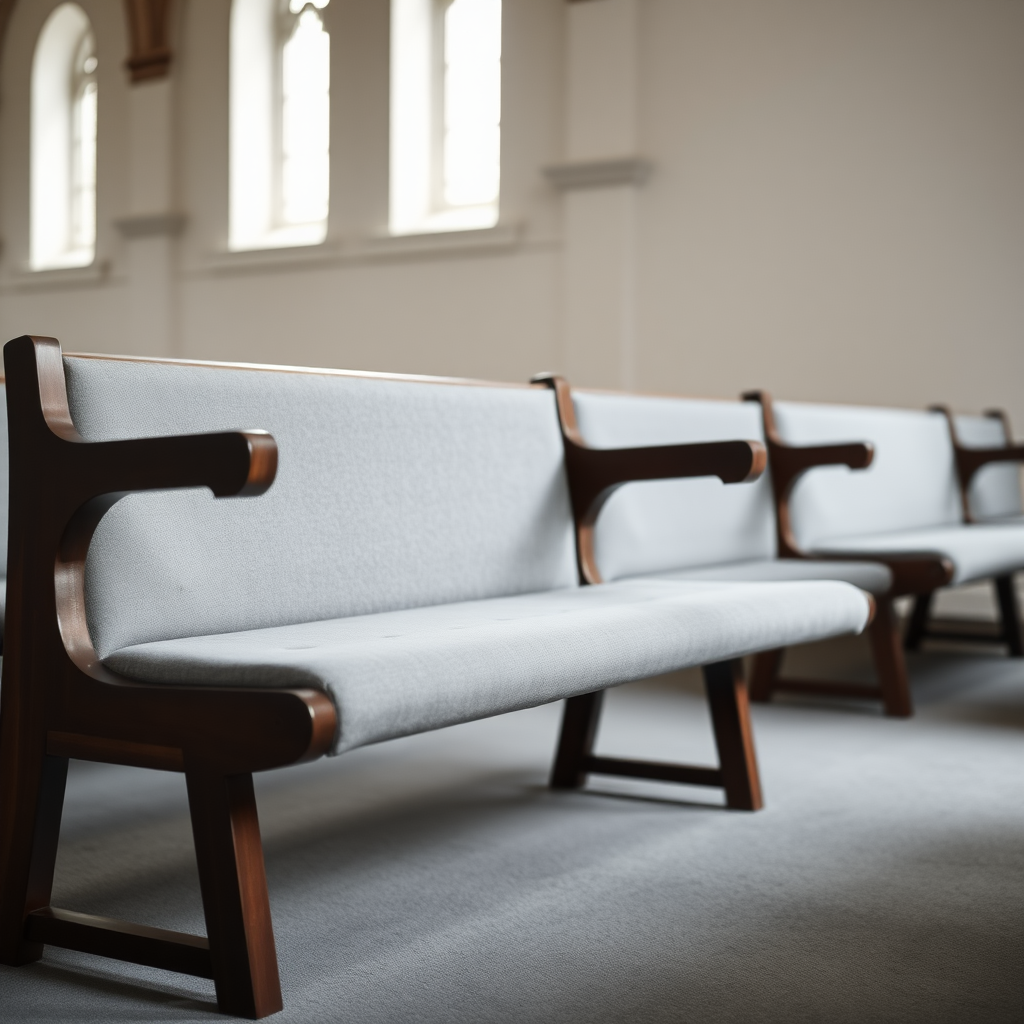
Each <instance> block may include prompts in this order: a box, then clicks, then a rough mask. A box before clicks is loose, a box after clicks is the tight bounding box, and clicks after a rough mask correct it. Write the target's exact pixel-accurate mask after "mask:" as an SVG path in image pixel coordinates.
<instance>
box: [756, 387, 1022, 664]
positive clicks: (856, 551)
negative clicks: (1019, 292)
mask: <svg viewBox="0 0 1024 1024" xmlns="http://www.w3.org/2000/svg"><path fill="white" fill-rule="evenodd" d="M748 397H750V398H752V399H755V400H757V401H759V402H760V404H761V408H762V412H763V415H764V422H765V442H766V444H767V445H768V453H769V469H770V472H771V475H772V482H773V488H774V492H775V500H776V508H777V516H778V523H779V545H780V550H781V551H782V553H784V554H785V555H786V556H787V557H792V558H806V557H813V558H836V559H863V558H869V559H872V560H875V561H879V562H884V563H885V564H886V565H887V566H888V567H889V569H890V570H891V571H892V573H893V576H894V585H893V590H892V594H893V596H896V595H914V596H915V597H917V598H919V599H920V598H923V597H925V596H927V595H930V594H932V593H933V592H934V591H936V590H937V589H939V588H941V587H944V586H947V585H953V586H957V585H960V584H963V583H972V582H975V581H979V580H986V579H993V580H997V581H998V580H999V579H1002V578H1007V577H1009V576H1011V575H1012V574H1013V573H1014V572H1016V571H1018V570H1019V569H1021V568H1024V524H1016V525H1014V524H1008V525H1007V524H994V523H969V524H968V523H965V522H964V519H963V498H962V492H961V484H960V479H959V477H958V474H957V461H956V455H955V452H954V448H953V444H952V441H951V439H950V433H949V428H948V426H947V422H946V417H945V416H944V415H943V414H941V413H939V412H936V411H917V410H910V409H885V408H869V407H859V406H846V405H813V404H809V403H801V402H775V403H773V402H772V401H771V399H770V397H769V396H768V395H767V394H765V393H752V394H751V395H750V396H748ZM851 438H857V439H860V441H861V442H863V443H867V444H870V445H871V446H872V447H873V448H874V452H875V457H874V459H873V461H872V463H871V465H870V467H869V468H866V469H864V470H863V471H862V472H857V473H850V472H849V471H848V470H846V469H844V468H842V467H827V466H826V467H822V468H818V469H815V471H814V472H813V473H807V472H804V471H803V470H802V469H801V467H800V465H799V450H800V446H814V445H831V444H836V443H840V442H843V441H849V440H850V439H851ZM787 459H788V460H791V461H790V462H789V463H787ZM922 608H923V609H924V617H926V615H927V603H926V602H925V603H923V602H922V601H921V600H919V601H918V603H917V607H916V609H915V614H914V616H913V617H912V619H911V622H910V625H909V627H908V632H907V641H908V643H909V646H911V647H913V646H914V645H915V644H916V642H917V640H918V638H919V635H920V631H921V629H922V627H923V624H924V623H923V617H922ZM896 642H897V638H896V634H895V632H894V633H893V643H894V644H895V643H896ZM770 658H771V655H767V654H766V655H761V656H759V658H758V661H759V668H760V669H762V670H763V671H764V672H765V673H770V670H771V665H770V663H769V662H770Z"/></svg>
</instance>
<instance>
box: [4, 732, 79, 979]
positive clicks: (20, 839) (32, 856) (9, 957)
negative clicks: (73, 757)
mask: <svg viewBox="0 0 1024 1024" xmlns="http://www.w3.org/2000/svg"><path fill="white" fill-rule="evenodd" d="M6 753H9V751H5V754H6ZM4 768H5V776H6V778H5V779H4V783H3V790H4V792H3V800H2V802H0V843H2V847H0V962H3V963H5V964H10V965H12V966H18V965H19V964H27V963H31V962H32V961H33V960H38V959H39V958H40V957H41V956H42V955H43V944H42V943H41V942H30V941H28V940H27V939H26V938H25V922H26V918H27V916H28V914H30V913H31V912H32V911H33V910H40V909H42V908H44V907H48V906H49V904H50V892H51V890H52V888H53V869H54V865H55V864H56V861H57V844H58V842H59V839H60V818H61V812H62V810H63V808H64V787H65V784H66V782H67V777H68V759H67V758H66V757H50V756H48V755H45V754H41V753H40V754H37V755H36V756H34V757H31V758H29V757H22V758H21V759H20V761H19V763H17V764H16V765H12V764H11V763H10V762H9V761H8V758H7V757H5V758H4Z"/></svg>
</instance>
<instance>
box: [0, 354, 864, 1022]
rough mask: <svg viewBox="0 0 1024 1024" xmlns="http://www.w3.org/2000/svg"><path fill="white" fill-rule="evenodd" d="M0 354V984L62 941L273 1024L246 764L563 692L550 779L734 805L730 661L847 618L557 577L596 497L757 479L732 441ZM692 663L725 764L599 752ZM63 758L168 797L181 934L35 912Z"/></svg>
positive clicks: (354, 383) (434, 401) (537, 400)
mask: <svg viewBox="0 0 1024 1024" xmlns="http://www.w3.org/2000/svg"><path fill="white" fill-rule="evenodd" d="M4 359H5V366H6V372H7V398H8V406H9V425H10V494H11V501H10V543H9V556H8V587H9V590H10V596H11V600H10V603H9V608H8V616H7V621H6V625H5V636H6V651H5V656H4V659H3V687H2V713H0V786H2V795H0V879H2V889H0V960H2V961H3V962H4V963H7V964H20V963H26V962H29V961H33V960H36V959H38V958H39V957H40V956H41V955H42V952H43V948H44V946H45V945H47V944H50V945H56V946H63V947H67V948H71V949H77V950H83V951H86V952H90V953H97V954H100V955H103V956H108V957H113V958H117V959H122V960H127V961H132V962H136V963H142V964H148V965H151V966H157V967H161V968H167V969H170V970H175V971H183V972H186V973H191V974H195V975H200V976H204V977H211V978H213V980H214V983H215V986H216V992H217V1000H218V1004H219V1007H220V1009H221V1010H222V1011H224V1012H227V1013H233V1014H237V1015H240V1016H248V1017H261V1016H265V1015H267V1014H270V1013H273V1012H275V1011H276V1010H278V1009H280V1008H281V1005H282V1001H281V991H280V983H279V978H278V969H277V959H276V953H275V949H274V936H273V929H272V926H271V920H270V909H269V902H268V898H267V888H266V878H265V874H264V864H263V853H262V847H261V842H260V834H259V825H258V821H257V813H256V804H255V799H254V795H253V785H252V773H253V772H254V771H263V770H267V769H271V768H276V767H280V766H284V765H289V764H294V763H296V762H300V761H305V760H310V759H313V758H317V757H320V756H321V755H324V754H328V753H333V754H338V753H342V752H344V751H346V750H350V749H352V748H354V747H358V746H360V745H363V744H368V743H375V742H380V741H383V740H386V739H389V738H392V737H397V736H402V735H408V734H412V733H416V732H420V731H424V730H428V729H436V728H441V727H443V726H447V725H452V724H455V723H458V722H465V721H469V720H472V719H477V718H482V717H486V716H490V715H495V714H500V713H503V712H508V711H513V710H516V709H520V708H526V707H531V706H535V705H539V704H543V703H546V702H550V701H554V700H558V699H563V698H568V699H569V702H568V704H567V705H566V713H565V717H564V723H563V729H562V734H561V738H560V741H559V749H558V753H557V755H556V763H555V769H554V777H553V782H554V784H555V785H556V786H570V787H571V786H579V785H581V784H582V783H583V781H584V779H585V778H586V776H587V775H588V774H590V773H607V774H620V775H630V776H638V777H645V778H653V779H662V780H668V781H674V782H686V783H697V784H701V785H708V786H716V787H720V788H723V789H724V790H725V792H726V798H727V802H728V805H729V806H731V807H736V808H747V809H755V808H756V807H758V806H759V805H760V790H759V782H758V776H757V766H756V760H755V757H754V750H753V741H752V735H751V731H750V724H749V720H748V717H747V705H746V694H745V689H744V686H743V683H742V679H741V678H740V677H739V675H738V672H737V661H736V659H738V658H739V657H741V656H742V655H745V654H748V653H751V652H754V651H756V650H760V649H763V648H765V647H775V646H781V645H785V644H789V643H793V642H797V641H798V640H803V639H812V638H816V637H819V636H820V637H824V636H828V635H834V634H839V633H845V632H857V631H859V630H860V629H862V628H863V627H864V625H865V624H866V622H867V621H868V619H869V617H870V599H869V598H868V597H867V596H866V595H865V594H863V593H862V592H861V591H860V590H857V589H856V588H854V587H851V586H849V585H847V584H844V583H833V582H809V583H801V582H795V583H793V582H790V583H764V584H760V585H748V584H735V583H733V584H729V583H708V582H671V581H664V580H640V581H635V580H631V581H623V582H621V583H609V584H606V585H604V586H580V585H579V576H578V569H577V564H578V559H579V557H580V555H579V550H582V549H578V547H577V531H576V529H575V528H574V527H577V526H578V527H579V528H580V531H581V535H582V536H584V538H585V536H586V533H587V528H586V527H587V523H588V522H590V521H591V519H592V518H593V515H594V514H596V513H594V509H595V508H597V507H599V506H600V504H601V503H602V502H603V501H604V500H605V499H606V497H607V496H608V495H609V494H611V493H612V492H614V490H615V489H616V488H617V487H619V486H621V485H622V484H623V483H624V482H625V481H627V480H629V479H632V478H634V477H635V476H640V477H643V478H657V477H676V476H688V475H692V474H701V475H703V474H716V475H718V476H719V477H720V478H721V479H723V480H726V481H733V482H737V483H738V482H741V481H744V480H747V479H751V478H755V477H756V476H758V475H759V473H760V471H761V468H762V466H763V460H764V451H763V448H762V446H761V445H760V444H759V443H758V442H756V441H726V442H720V443H715V444H699V445H695V446H686V445H677V446H668V447H659V448H657V449H655V448H646V449H644V450H640V451H636V450H634V451H627V452H623V451H609V452H593V451H590V450H589V449H587V448H586V446H582V445H577V444H576V443H575V442H574V441H573V440H572V439H565V440H563V437H562V436H561V434H560V432H559V427H558V417H557V413H556V404H555V398H554V396H553V395H552V394H551V393H550V391H548V390H547V389H546V388H544V387H527V386H513V385H488V384H482V383H474V382H465V381H442V380H431V379H426V378H402V377H396V376H388V375H378V374H369V373H345V372H341V371H328V370H299V369H289V368H267V367H247V366H229V365H218V364H201V363H175V362H170V361H159V360H145V359H131V358H113V357H103V356H72V355H69V356H62V353H61V351H60V347H59V345H58V344H57V342H56V341H54V340H53V339H41V338H29V337H23V338H19V339H16V340H15V341H12V342H10V343H8V345H7V346H6V347H5V349H4ZM239 428H245V429H239ZM257 428H258V429H257ZM264 431H269V433H266V432H264ZM567 471H568V473H569V477H568V481H571V486H570V482H568V481H567ZM210 492H212V494H211V493H210ZM231 497H234V498H235V499H236V500H223V499H227V498H231ZM584 544H585V541H584ZM696 665H702V666H705V680H706V683H707V690H708V695H709V701H710V707H711V714H712V722H713V727H714V731H715V737H716V741H717V744H718V749H719V755H720V761H721V763H720V765H719V767H717V768H712V767H690V766H681V765H666V764H650V763H646V762H643V761H629V760H615V759H610V758H602V757H598V756H596V755H595V754H594V753H593V751H592V750H591V746H592V743H593V735H594V729H595V727H596V723H597V716H598V713H599V710H600V697H599V694H600V691H602V690H603V689H605V688H606V687H608V686H614V685H617V684H620V683H624V682H627V681H629V680H634V679H639V678H643V677H646V676H652V675H656V674H659V673H662V672H666V671H670V670H674V669H679V668H684V667H687V666H696ZM69 758H83V759H87V760H94V761H101V762H109V763H116V764H126V765H134V766H139V767H143V768H153V769H160V770H166V771H176V772H183V773H184V775H185V780H186V785H187V791H188V799H189V806H190V811H191V820H192V829H193V834H194V840H195V847H196V857H197V863H198V868H199V877H200V886H201V891H202V898H203V906H204V912H205V916H206V923H207V936H206V937H202V936H194V935H183V934H178V933H173V932H168V931H166V930H163V929H159V928H153V927H149V926H144V925H138V924H131V923H126V922H120V921H113V920H109V919H106V918H98V917H94V916H90V915H85V914H80V913H77V912H74V911H71V910H64V909H58V908H54V907H51V906H50V891H51V884H52V878H53V869H54V862H55V858H56V853H57V845H58V836H59V830H60V817H61V809H62V806H63V799H64V787H65V779H66V775H67V767H68V759H69Z"/></svg>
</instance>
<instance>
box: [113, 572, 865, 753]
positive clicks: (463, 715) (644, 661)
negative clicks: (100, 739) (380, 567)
mask: <svg viewBox="0 0 1024 1024" xmlns="http://www.w3.org/2000/svg"><path fill="white" fill-rule="evenodd" d="M867 617H868V602H867V599H866V597H865V596H864V594H863V593H862V592H861V591H859V590H857V589H856V588H854V587H851V586H849V585H848V584H845V583H825V582H814V583H756V584H746V585H744V584H739V583H707V582H704V583H681V582H666V581H662V580H627V581H623V582H620V583H610V584H606V585H604V586H599V587H573V588H569V589H563V590H558V591H549V592H547V593H543V594H527V595H519V596H515V597H506V598H498V599H492V600H487V601H474V602H468V603H460V604H450V605H442V606H437V607H430V608H416V609H407V610H404V611H392V612H384V613H381V614H377V615H366V616H358V617H353V618H347V619H333V620H331V621H327V622H312V623H307V624H300V625H291V626H283V627H277V628H271V629H263V630H258V631H254V632H245V633H229V634H226V635H219V636H204V637H195V638H189V639H180V640H167V641H158V642H155V643H147V644H141V645H137V646H132V647H128V648H126V649H124V650H120V651H117V652H115V653H114V654H112V655H110V656H109V657H108V658H107V659H106V664H108V665H109V666H110V667H111V668H113V669H115V670H116V671H118V672H121V673H123V674H124V675H126V676H130V677H131V678H133V679H140V680H144V681H150V682H180V683H207V684H221V685H246V686H287V685H302V686H314V687H318V688H321V689H324V690H326V691H327V692H328V693H329V694H330V695H331V697H332V698H333V700H334V702H335V705H336V707H337V708H338V711H339V719H340V726H339V732H338V735H337V737H336V745H335V752H336V753H338V752H341V751H343V750H348V749H350V748H352V747H356V746H360V745H362V744H366V743H373V742H377V741H380V740H385V739H389V738H392V737H395V736H402V735H406V734H410V733H415V732H421V731H424V730H426V729H435V728H440V727H441V726H445V725H451V724H454V723H456V722H464V721H468V720H471V719H474V718H481V717H486V716H488V715H493V714H498V713H501V712H505V711H513V710H515V709H517V708H524V707H529V706H533V705H537V704H543V703H546V702H548V701H552V700H556V699H558V698H561V697H567V696H571V695H574V694H579V693H586V692H589V691H592V690H595V689H599V688H602V687H606V686H612V685H615V684H617V683H623V682H627V681H629V680H633V679H638V678H642V677H644V676H652V675H657V674H659V673H662V672H667V671H670V670H673V669H678V668H684V667H687V666H692V665H701V664H707V663H709V662H715V661H721V660H723V659H726V658H733V657H738V656H740V655H743V654H747V653H751V652H754V651H759V650H764V649H765V648H771V647H780V646H786V645H788V644H795V643H801V642H803V641H807V640H817V639H821V638H823V637H827V636H833V635H836V634H841V633H851V632H859V631H860V630H861V629H863V627H864V625H865V623H866V621H867Z"/></svg>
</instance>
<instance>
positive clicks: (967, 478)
mask: <svg viewBox="0 0 1024 1024" xmlns="http://www.w3.org/2000/svg"><path fill="white" fill-rule="evenodd" d="M928 408H929V409H930V410H931V411H932V412H939V413H942V415H943V416H945V417H946V424H947V426H948V427H949V438H950V440H951V441H952V442H953V456H954V459H955V461H956V474H957V480H958V482H959V484H960V502H961V505H962V506H963V513H964V520H965V521H966V522H969V523H970V522H974V514H973V513H972V512H971V504H970V495H969V493H968V492H969V490H970V487H971V482H972V481H973V480H974V475H975V473H977V472H978V470H979V469H981V468H982V467H983V466H987V465H989V464H990V463H993V462H1024V445H1019V444H1016V445H1015V444H1010V436H1011V435H1010V421H1009V418H1008V417H1007V415H1006V413H1005V412H1003V411H1002V410H1001V409H988V410H986V411H985V415H986V416H990V417H991V418H992V419H998V420H1000V421H1001V422H1002V424H1003V433H1004V436H1005V437H1006V440H1007V443H1006V444H1005V445H1003V446H1002V447H999V448H965V447H964V446H963V445H962V444H961V443H960V435H959V434H958V433H957V429H956V419H955V417H954V416H953V412H952V410H951V409H950V408H949V406H946V405H931V406H929V407H928Z"/></svg>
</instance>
